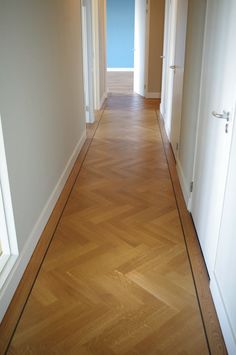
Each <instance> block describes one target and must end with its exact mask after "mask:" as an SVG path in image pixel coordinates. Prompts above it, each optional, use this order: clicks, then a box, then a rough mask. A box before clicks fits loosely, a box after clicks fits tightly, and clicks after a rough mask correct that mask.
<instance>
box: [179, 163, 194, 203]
mask: <svg viewBox="0 0 236 355" xmlns="http://www.w3.org/2000/svg"><path fill="white" fill-rule="evenodd" d="M176 170H177V173H178V177H179V182H180V186H181V190H182V192H183V196H184V201H185V203H186V206H187V209H188V210H189V207H190V206H189V205H190V201H191V192H190V184H188V183H187V180H186V179H185V176H184V172H183V169H182V166H181V163H180V161H179V159H178V158H177V160H176Z"/></svg>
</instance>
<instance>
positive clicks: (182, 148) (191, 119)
mask: <svg viewBox="0 0 236 355" xmlns="http://www.w3.org/2000/svg"><path fill="white" fill-rule="evenodd" d="M205 12H206V0H189V5H188V24H187V39H186V54H185V74H184V91H183V106H182V121H181V133H180V143H179V161H178V172H179V177H180V181H181V186H182V189H183V192H184V197H185V200H186V202H187V203H188V199H189V195H190V183H191V181H192V175H193V163H194V151H195V140H196V126H197V116H198V104H199V90H200V78H201V66H202V50H203V37H204V25H205Z"/></svg>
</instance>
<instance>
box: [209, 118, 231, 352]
mask: <svg viewBox="0 0 236 355" xmlns="http://www.w3.org/2000/svg"><path fill="white" fill-rule="evenodd" d="M233 135H234V137H233V143H232V148H231V154H230V155H231V157H230V163H229V171H228V178H227V184H226V192H225V200H224V208H223V215H222V220H221V228H220V234H219V243H218V247H217V254H216V262H215V268H214V275H213V277H212V280H211V290H212V295H213V299H214V302H215V305H216V309H217V313H218V316H219V319H220V323H221V327H222V331H223V335H224V339H225V342H226V346H227V349H228V352H229V354H230V355H233V354H236V276H235V271H236V238H235V236H236V235H235V233H236V218H235V217H236V189H235V182H236V164H235V157H236V126H235V124H234V133H233Z"/></svg>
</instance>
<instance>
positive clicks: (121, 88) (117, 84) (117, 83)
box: [107, 71, 134, 94]
mask: <svg viewBox="0 0 236 355" xmlns="http://www.w3.org/2000/svg"><path fill="white" fill-rule="evenodd" d="M133 86H134V73H133V72H128V71H126V72H120V71H119V72H110V71H108V72H107V91H108V93H114V94H132V93H133Z"/></svg>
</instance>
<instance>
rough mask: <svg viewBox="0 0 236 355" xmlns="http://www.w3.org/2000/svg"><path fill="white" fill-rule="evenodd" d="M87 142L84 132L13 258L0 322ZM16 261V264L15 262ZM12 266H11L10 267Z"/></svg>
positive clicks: (1, 293)
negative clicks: (22, 246)
mask: <svg viewBox="0 0 236 355" xmlns="http://www.w3.org/2000/svg"><path fill="white" fill-rule="evenodd" d="M85 140H86V131H84V132H83V135H82V137H81V138H80V140H79V142H78V143H77V145H76V147H75V149H74V151H73V153H72V155H71V157H70V158H69V160H68V162H67V164H66V167H65V169H64V171H63V173H62V174H61V176H60V178H59V180H58V182H57V184H56V186H55V188H54V190H53V191H52V194H51V196H50V197H49V199H48V201H47V203H46V205H45V207H44V209H43V210H42V212H41V215H40V216H39V219H38V221H37V222H36V224H35V226H34V228H33V230H32V232H31V233H30V235H29V236H28V240H27V242H26V244H25V246H24V248H23V250H22V252H21V253H20V255H19V257H18V258H17V260H13V259H12V258H11V260H10V262H11V264H12V263H13V262H14V263H15V264H14V266H13V269H12V270H11V273H10V275H9V277H8V278H7V280H6V282H5V283H4V285H3V287H2V289H1V291H0V300H1V302H0V321H1V320H2V318H3V316H4V314H5V312H6V310H7V308H8V306H9V304H10V302H11V299H12V297H13V296H14V293H15V291H16V288H17V286H18V284H19V282H20V280H21V278H22V276H23V274H24V271H25V269H26V267H27V265H28V263H29V261H30V258H31V256H32V254H33V252H34V249H35V247H36V245H37V243H38V241H39V239H40V237H41V234H42V232H43V230H44V228H45V226H46V224H47V222H48V219H49V217H50V215H51V213H52V211H53V208H54V207H55V204H56V202H57V200H58V198H59V196H60V194H61V192H62V190H63V188H64V185H65V183H66V181H67V179H68V177H69V175H70V172H71V170H72V168H73V166H74V164H75V161H76V159H77V157H78V154H79V152H80V150H81V148H82V146H83V144H84V142H85ZM15 261H16V262H15ZM9 266H11V265H9Z"/></svg>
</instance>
